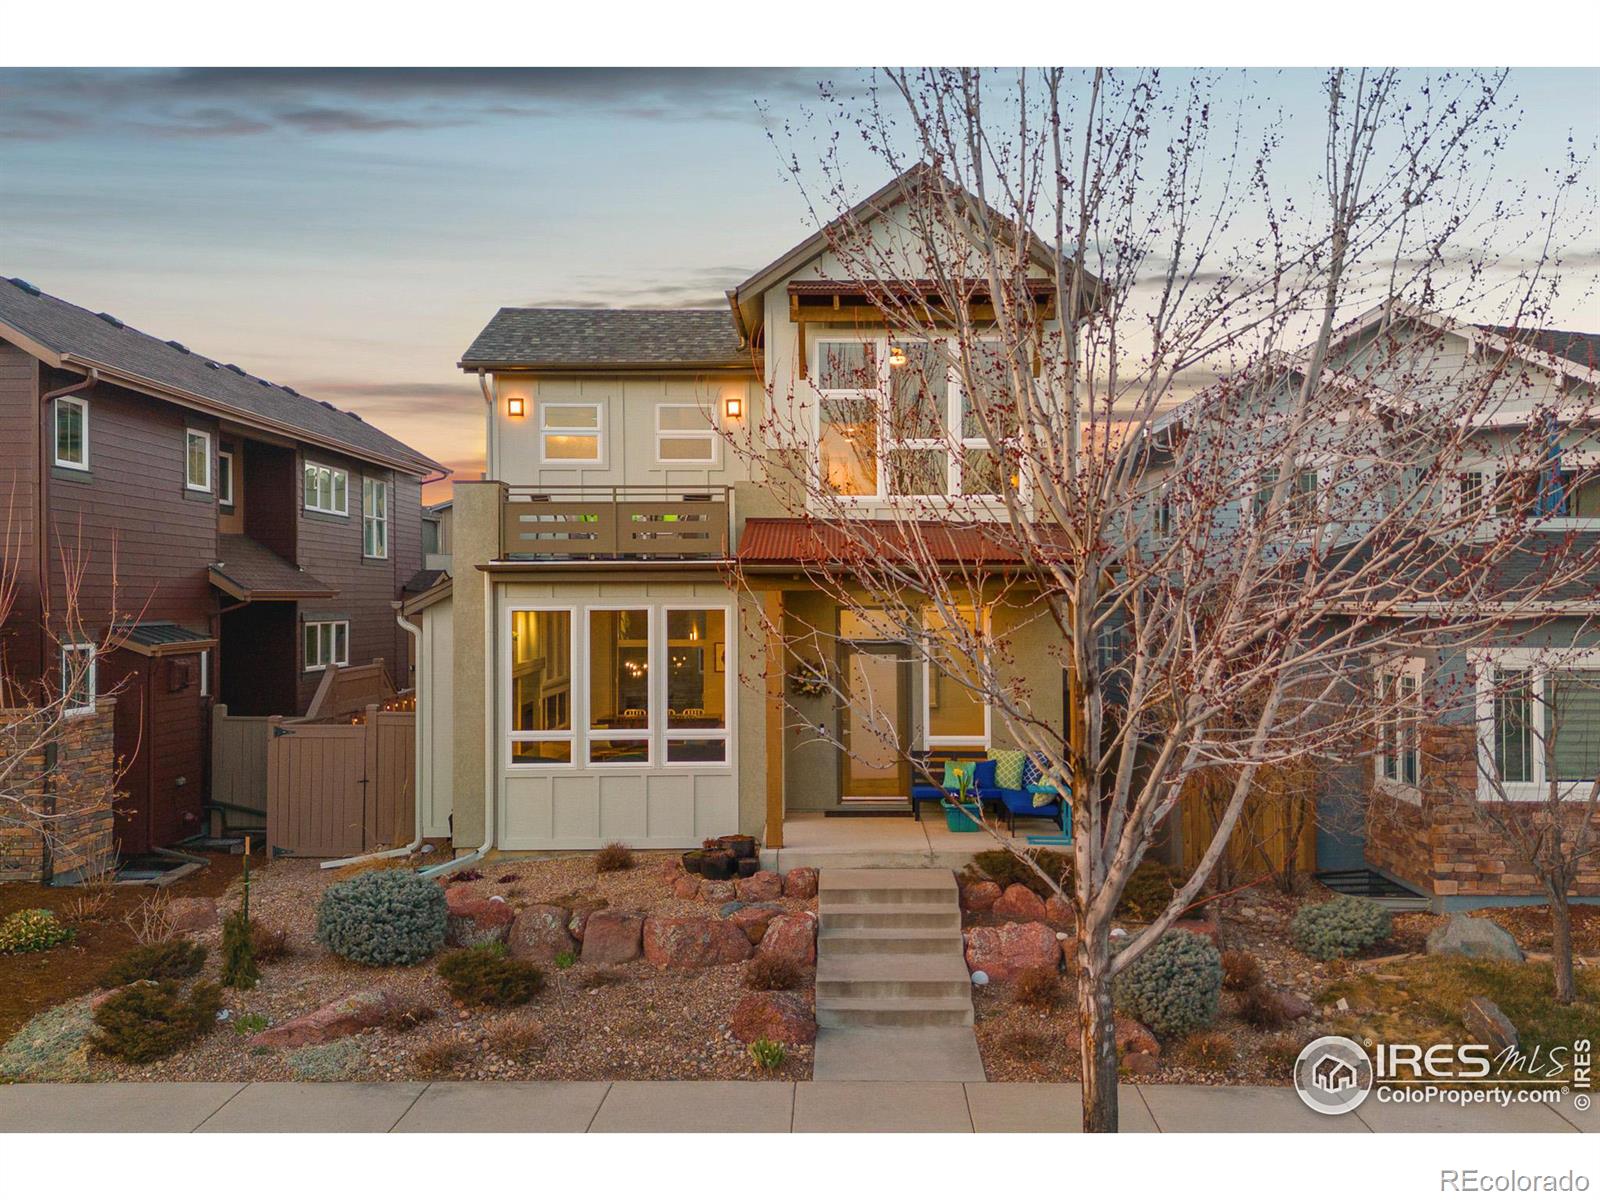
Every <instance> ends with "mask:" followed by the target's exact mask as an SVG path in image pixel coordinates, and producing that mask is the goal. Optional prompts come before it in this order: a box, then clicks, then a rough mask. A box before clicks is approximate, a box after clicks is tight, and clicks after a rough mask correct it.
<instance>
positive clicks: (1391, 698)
mask: <svg viewBox="0 0 1600 1200" xmlns="http://www.w3.org/2000/svg"><path fill="white" fill-rule="evenodd" d="M1378 705H1379V712H1380V715H1381V718H1382V719H1381V722H1380V725H1379V728H1378V778H1379V779H1381V780H1384V781H1386V782H1388V783H1391V784H1395V785H1398V786H1399V787H1400V788H1406V789H1414V788H1416V787H1417V785H1418V783H1419V782H1420V780H1421V773H1422V756H1421V752H1420V741H1419V738H1420V729H1421V721H1422V660H1421V659H1420V658H1397V659H1394V660H1393V661H1391V662H1388V663H1385V664H1384V665H1383V666H1381V667H1379V668H1378Z"/></svg>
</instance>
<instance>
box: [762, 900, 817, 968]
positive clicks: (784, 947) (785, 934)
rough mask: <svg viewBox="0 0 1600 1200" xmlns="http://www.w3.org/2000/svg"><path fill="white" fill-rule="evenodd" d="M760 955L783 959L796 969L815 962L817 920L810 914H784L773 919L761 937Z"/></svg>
mask: <svg viewBox="0 0 1600 1200" xmlns="http://www.w3.org/2000/svg"><path fill="white" fill-rule="evenodd" d="M760 953H762V954H770V955H772V956H773V957H775V958H781V959H784V960H785V961H787V962H791V963H793V964H794V965H795V966H797V967H801V968H805V967H810V966H814V965H815V964H816V961H817V919H816V917H814V916H812V915H811V914H810V913H806V912H802V913H784V914H783V915H782V916H778V917H773V918H772V924H770V925H768V926H767V932H766V933H765V934H764V935H762V938H761V946H760Z"/></svg>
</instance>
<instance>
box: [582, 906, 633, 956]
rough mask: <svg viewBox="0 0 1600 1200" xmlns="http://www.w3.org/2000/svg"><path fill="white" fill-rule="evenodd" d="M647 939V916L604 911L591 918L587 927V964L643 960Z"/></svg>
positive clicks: (584, 951) (584, 930)
mask: <svg viewBox="0 0 1600 1200" xmlns="http://www.w3.org/2000/svg"><path fill="white" fill-rule="evenodd" d="M643 939H644V914H643V913H636V912H612V911H611V910H610V909H605V908H603V909H600V910H599V911H598V912H594V913H591V914H590V915H589V923H588V924H587V925H585V926H584V927H583V961H584V962H586V963H600V964H601V965H607V964H611V963H625V962H632V961H633V960H634V959H636V958H638V957H639V954H640V952H641V946H642V943H643Z"/></svg>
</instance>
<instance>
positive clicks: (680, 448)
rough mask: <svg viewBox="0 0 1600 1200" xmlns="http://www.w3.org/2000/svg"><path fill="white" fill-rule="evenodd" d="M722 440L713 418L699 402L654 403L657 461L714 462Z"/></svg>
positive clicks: (708, 463)
mask: <svg viewBox="0 0 1600 1200" xmlns="http://www.w3.org/2000/svg"><path fill="white" fill-rule="evenodd" d="M721 441H722V439H721V438H720V437H719V436H718V434H717V426H716V418H715V417H714V416H712V415H710V414H709V413H707V411H706V410H705V409H703V408H701V407H700V406H699V405H698V404H658V405H656V461H657V462H658V463H664V464H667V465H669V466H677V465H680V464H681V465H684V466H694V465H700V466H715V465H716V462H717V450H718V447H719V446H720V444H721Z"/></svg>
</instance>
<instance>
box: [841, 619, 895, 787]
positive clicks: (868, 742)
mask: <svg viewBox="0 0 1600 1200" xmlns="http://www.w3.org/2000/svg"><path fill="white" fill-rule="evenodd" d="M839 656H840V663H839V666H840V673H841V674H842V676H843V677H844V679H845V680H846V681H847V687H848V692H847V696H848V699H847V701H846V703H845V705H844V706H843V707H841V708H840V710H839V740H840V742H841V744H842V745H843V747H844V749H843V750H842V751H841V757H842V759H843V761H842V763H841V764H840V797H841V799H843V800H844V801H845V802H847V803H848V802H849V801H852V800H875V801H882V800H894V799H904V798H905V797H907V796H908V795H909V794H910V793H909V791H908V790H907V788H908V783H909V779H908V773H907V768H906V760H905V754H904V751H903V750H902V746H903V745H904V737H903V734H904V731H905V730H906V729H907V727H908V725H909V722H908V720H907V691H908V689H907V688H906V686H905V673H906V662H907V660H906V657H905V651H904V648H903V647H901V646H896V645H893V644H890V643H883V642H879V643H870V642H868V643H851V642H844V643H841V644H840V647H839Z"/></svg>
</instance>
